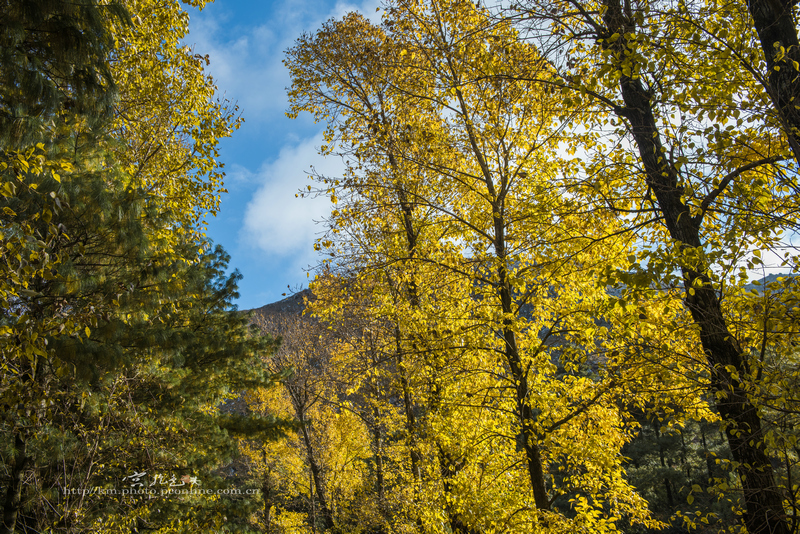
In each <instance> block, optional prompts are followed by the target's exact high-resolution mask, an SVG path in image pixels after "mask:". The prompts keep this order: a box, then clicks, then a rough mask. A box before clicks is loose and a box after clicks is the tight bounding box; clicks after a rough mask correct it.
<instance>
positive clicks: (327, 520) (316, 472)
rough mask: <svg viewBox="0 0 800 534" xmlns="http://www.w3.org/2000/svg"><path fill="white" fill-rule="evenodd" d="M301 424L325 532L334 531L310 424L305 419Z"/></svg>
mask: <svg viewBox="0 0 800 534" xmlns="http://www.w3.org/2000/svg"><path fill="white" fill-rule="evenodd" d="M300 424H301V427H300V428H301V432H302V435H303V443H304V444H305V446H306V455H307V456H308V467H309V470H310V471H311V482H312V484H313V490H314V491H316V492H317V500H318V501H319V509H320V513H322V520H323V522H324V524H325V530H326V531H331V530H333V514H331V509H330V503H328V499H327V492H326V491H325V484H324V481H323V480H322V468H321V467H320V465H319V463H318V462H317V458H316V455H315V454H314V447H313V445H312V443H311V436H310V435H309V432H308V422H307V421H306V420H305V418H302V419H301V420H300ZM312 506H313V505H312ZM312 514H313V512H312Z"/></svg>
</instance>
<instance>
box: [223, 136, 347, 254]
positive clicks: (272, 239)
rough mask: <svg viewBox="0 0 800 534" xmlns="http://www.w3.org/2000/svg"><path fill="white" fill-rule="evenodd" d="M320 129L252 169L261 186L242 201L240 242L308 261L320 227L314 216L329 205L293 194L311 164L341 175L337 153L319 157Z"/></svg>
mask: <svg viewBox="0 0 800 534" xmlns="http://www.w3.org/2000/svg"><path fill="white" fill-rule="evenodd" d="M322 144H323V140H322V134H319V135H317V136H316V137H314V138H312V139H307V140H305V141H303V142H301V143H299V144H297V145H295V146H292V147H284V148H283V149H282V150H281V152H280V155H279V156H278V159H277V160H275V161H274V162H272V163H269V164H266V165H264V166H262V168H261V169H260V170H259V172H258V173H257V175H258V176H257V177H258V181H259V182H260V184H261V185H260V187H259V188H258V190H257V191H256V193H255V194H254V195H253V198H252V199H251V200H250V202H249V203H248V205H247V208H246V210H245V215H244V226H243V228H242V231H241V233H240V237H239V240H240V243H241V244H243V245H245V246H247V247H252V248H258V249H260V250H263V251H264V252H267V253H268V254H269V255H271V256H282V257H288V256H297V257H298V259H299V261H300V262H301V263H303V265H305V264H308V263H310V262H312V261H313V259H314V253H313V248H312V245H313V242H314V239H315V238H316V237H317V234H318V233H319V232H321V231H322V227H321V226H320V225H318V224H316V223H315V222H314V221H319V220H321V219H322V218H323V217H325V216H327V215H328V214H329V213H330V211H331V202H330V200H328V199H327V198H300V197H295V194H297V192H298V190H300V189H305V188H306V186H307V185H310V184H311V181H310V180H309V178H308V173H309V172H310V171H311V168H312V167H313V169H314V170H315V171H316V172H317V173H319V174H323V175H326V176H341V174H342V172H343V169H344V164H343V163H342V161H341V160H340V159H339V158H335V157H327V158H325V157H323V156H320V155H319V154H318V153H317V147H319V146H320V145H322Z"/></svg>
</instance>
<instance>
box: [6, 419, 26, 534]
mask: <svg viewBox="0 0 800 534" xmlns="http://www.w3.org/2000/svg"><path fill="white" fill-rule="evenodd" d="M14 449H15V454H14V467H13V468H12V469H11V476H10V480H9V482H8V487H7V489H6V499H5V502H4V503H3V528H2V530H0V534H13V533H14V530H15V529H16V527H17V516H18V515H19V507H20V501H21V500H22V475H23V474H24V473H25V466H26V465H27V463H28V457H27V456H26V455H25V440H23V439H22V435H21V434H19V433H16V434H15V435H14Z"/></svg>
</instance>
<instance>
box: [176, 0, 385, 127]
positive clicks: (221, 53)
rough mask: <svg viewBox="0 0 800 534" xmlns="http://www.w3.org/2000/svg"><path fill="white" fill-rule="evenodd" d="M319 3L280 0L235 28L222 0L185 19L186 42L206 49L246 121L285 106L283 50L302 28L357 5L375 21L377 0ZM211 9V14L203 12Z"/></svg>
mask: <svg viewBox="0 0 800 534" xmlns="http://www.w3.org/2000/svg"><path fill="white" fill-rule="evenodd" d="M326 4H327V5H322V6H320V5H319V3H318V2H314V1H312V0H305V1H298V0H286V1H284V2H282V3H280V4H278V5H276V6H275V7H274V11H273V16H271V17H270V19H269V20H268V21H266V22H264V23H262V24H254V25H253V26H249V27H245V28H236V34H233V35H231V34H225V33H224V29H225V28H226V29H228V30H229V31H230V26H229V25H228V24H226V19H227V18H228V17H227V15H226V14H225V13H219V10H221V9H223V8H224V6H223V5H222V4H220V5H218V6H211V8H207V9H208V10H209V11H208V12H201V13H198V14H196V15H194V16H193V17H192V19H191V33H190V34H189V36H188V37H187V43H188V44H190V45H191V46H193V48H194V50H195V52H196V53H198V54H203V55H205V54H208V55H209V57H210V59H211V65H210V67H209V68H208V70H209V72H210V73H211V75H212V76H213V77H214V81H215V83H216V84H217V86H218V87H220V89H221V91H222V92H223V93H224V94H225V97H226V98H227V99H229V100H232V101H235V102H237V103H238V104H239V106H240V108H241V110H242V112H243V113H244V116H245V117H246V118H247V120H248V122H250V121H258V120H263V119H271V118H277V117H280V116H282V115H283V112H284V111H285V109H286V108H287V106H288V103H287V99H286V87H287V86H289V85H290V82H291V81H290V79H289V73H288V71H287V70H286V68H285V67H284V66H283V64H282V60H283V57H284V51H285V50H286V49H287V48H289V47H291V46H292V45H293V44H294V41H295V39H297V38H298V37H300V35H301V34H302V33H303V32H313V31H314V30H316V29H317V28H319V27H320V26H321V25H322V23H323V22H324V21H326V20H328V19H330V18H341V17H342V16H343V15H344V14H346V13H348V12H350V11H359V12H361V13H362V14H364V16H366V17H367V18H369V19H370V20H372V21H373V22H376V23H377V22H379V21H380V13H378V12H376V8H377V6H378V5H380V2H379V0H363V1H362V2H360V3H359V2H355V3H351V2H337V3H336V4H334V5H333V6H331V5H330V4H328V3H326ZM211 10H213V11H214V15H211V14H209V13H210V11H211Z"/></svg>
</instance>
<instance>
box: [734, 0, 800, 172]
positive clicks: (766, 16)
mask: <svg viewBox="0 0 800 534" xmlns="http://www.w3.org/2000/svg"><path fill="white" fill-rule="evenodd" d="M747 6H748V8H749V10H750V16H751V17H753V26H754V27H755V29H756V33H758V38H759V40H760V41H761V49H762V50H763V51H764V58H765V59H766V61H767V71H768V72H769V93H770V98H771V99H772V103H773V105H774V106H775V109H776V111H777V112H778V116H779V118H780V121H781V126H782V127H783V130H784V132H785V133H786V136H787V137H788V139H789V144H790V146H791V147H792V151H793V152H794V157H795V160H796V161H797V163H798V165H800V142H799V141H798V139H800V109H797V106H798V105H800V73H798V70H800V69H798V68H796V67H795V66H794V64H793V63H792V61H796V62H798V63H800V43H799V42H798V39H797V30H796V29H795V23H794V17H793V16H792V10H793V8H794V2H791V1H786V0H749V1H748V2H747ZM781 48H783V50H784V51H785V57H783V58H782V59H780V60H776V58H777V57H778V54H779V53H780V51H781ZM776 68H777V70H776Z"/></svg>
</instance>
